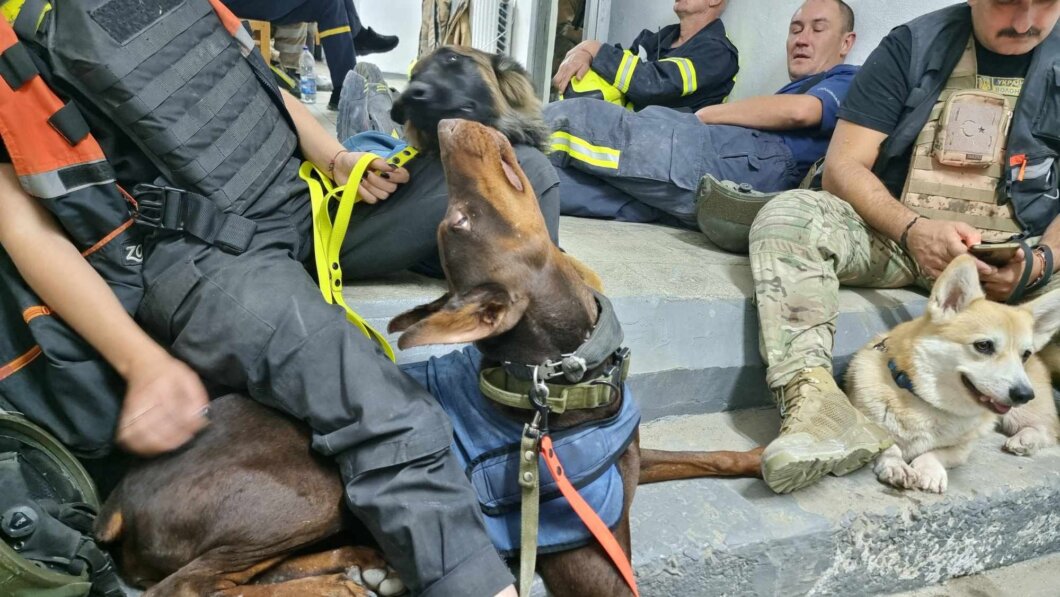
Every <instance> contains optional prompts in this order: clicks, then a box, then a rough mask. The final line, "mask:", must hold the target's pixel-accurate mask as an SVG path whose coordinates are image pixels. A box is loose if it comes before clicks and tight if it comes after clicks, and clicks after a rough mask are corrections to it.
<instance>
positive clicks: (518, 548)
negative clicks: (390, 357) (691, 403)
mask: <svg viewBox="0 0 1060 597" xmlns="http://www.w3.org/2000/svg"><path fill="white" fill-rule="evenodd" d="M596 300H597V303H598V304H599V306H600V316H599V318H598V322H597V325H596V328H595V329H594V330H593V333H592V334H590V337H589V338H588V339H587V340H586V342H585V343H583V344H582V346H580V347H579V348H578V350H576V351H575V352H573V353H571V354H568V355H564V356H563V357H561V358H560V359H558V360H555V361H547V362H545V363H542V364H539V365H524V364H517V363H510V362H508V363H504V364H503V365H502V366H501V367H496V368H489V369H483V370H481V371H480V370H479V364H480V362H481V358H482V355H481V353H479V352H478V350H477V349H475V348H473V347H471V348H466V349H464V350H463V351H460V352H453V353H450V354H449V355H446V356H444V357H437V358H432V359H431V360H430V361H427V362H423V363H415V364H412V365H406V366H404V367H403V369H404V370H405V372H406V373H408V374H409V375H411V376H412V377H413V378H414V379H416V380H417V381H419V382H420V383H421V384H422V385H424V386H425V387H426V388H427V389H428V390H429V391H430V392H431V394H433V395H434V396H435V397H436V399H438V401H439V403H440V404H441V406H442V408H443V409H445V411H446V413H447V414H448V415H449V416H450V419H451V421H452V425H453V452H454V453H455V454H456V456H457V458H458V460H459V461H460V462H461V464H463V466H464V468H465V471H466V472H467V475H468V477H469V478H470V480H471V483H472V485H473V487H474V489H475V493H476V494H477V495H478V499H479V503H480V506H481V507H482V512H483V514H484V519H485V522H486V530H487V532H488V533H489V536H490V538H491V540H492V541H493V543H494V545H495V546H496V548H497V550H498V551H500V552H501V554H502V555H504V556H505V557H511V556H514V555H515V553H517V552H518V553H519V554H520V574H519V578H520V580H519V582H520V594H521V595H522V594H529V587H530V583H531V581H532V580H533V576H534V569H535V567H536V557H537V553H538V552H541V553H551V552H555V551H564V550H568V549H572V548H575V547H580V546H582V545H585V544H587V543H588V542H590V541H592V538H593V537H595V538H596V540H597V541H599V542H600V543H601V545H602V546H603V547H604V550H605V551H606V552H607V553H608V555H609V556H610V557H611V559H612V561H613V562H614V563H615V565H616V566H617V567H618V568H619V571H620V572H621V573H622V574H623V577H624V578H625V579H626V582H627V584H629V586H630V588H631V589H632V590H633V592H634V594H637V589H636V581H635V580H634V578H633V573H632V569H631V568H630V566H629V556H628V554H625V553H624V552H623V551H622V548H621V547H620V546H619V545H618V542H617V541H616V540H615V539H614V537H613V535H612V534H611V531H610V529H612V528H614V527H615V525H617V524H618V522H619V520H620V518H621V515H622V507H623V504H624V498H625V495H624V490H623V480H622V476H621V474H620V473H619V471H618V466H617V464H616V462H617V460H618V458H619V457H620V456H621V455H622V454H623V453H624V452H625V450H626V448H627V447H629V444H630V442H631V441H633V438H634V436H635V434H636V431H637V426H638V425H639V424H640V410H639V408H638V407H637V405H636V402H635V401H634V400H633V396H632V394H631V393H630V391H629V388H628V386H627V385H626V384H625V382H624V380H625V377H626V374H627V372H628V369H629V351H628V349H618V348H616V346H618V345H620V344H621V342H622V332H621V327H620V326H619V324H618V320H617V318H616V317H615V315H614V311H613V309H612V308H611V304H610V302H608V300H607V299H606V298H605V297H603V296H602V295H596ZM601 366H604V369H603V373H601V374H600V375H599V376H598V377H596V378H593V379H590V380H584V379H583V378H584V376H585V374H586V372H587V371H592V370H597V369H599V368H600V367H601ZM559 378H565V379H566V381H567V382H568V383H567V384H561V383H555V381H558V380H559ZM549 382H552V383H549ZM614 400H621V401H622V402H621V406H620V407H619V410H618V412H617V413H615V414H614V415H612V416H611V417H609V418H607V419H602V420H597V421H589V422H587V423H585V424H582V425H578V426H575V427H569V428H564V429H556V430H550V429H549V426H548V417H549V414H551V413H552V412H555V413H557V414H561V413H563V412H566V411H569V410H578V409H589V408H598V407H601V406H606V405H608V404H613V403H614ZM489 401H493V402H496V403H498V404H502V405H504V406H508V407H513V408H520V409H524V410H533V411H534V413H535V415H534V419H533V421H532V422H531V423H530V424H522V423H519V422H517V421H515V420H513V419H511V418H510V417H506V416H504V415H502V414H501V413H500V412H498V411H497V410H496V408H495V407H494V405H491V404H489ZM538 454H540V455H541V456H542V458H538ZM546 470H547V471H548V472H549V474H550V475H551V481H544V479H547V478H548V477H547V476H546V475H545V471H546Z"/></svg>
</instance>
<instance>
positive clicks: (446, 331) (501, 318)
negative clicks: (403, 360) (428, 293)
mask: <svg viewBox="0 0 1060 597" xmlns="http://www.w3.org/2000/svg"><path fill="white" fill-rule="evenodd" d="M446 296H447V297H448V299H447V300H446V301H445V304H444V305H441V306H440V307H439V308H438V309H436V310H434V312H432V313H429V314H427V316H426V317H423V318H422V319H420V320H419V321H417V322H416V323H414V324H413V325H412V326H411V327H409V328H408V329H407V330H406V331H405V333H404V334H402V335H401V338H400V339H398V347H400V348H401V349H406V348H411V347H413V346H423V345H425V344H457V343H461V342H474V341H476V340H482V339H483V338H489V337H491V336H496V335H498V334H502V333H504V332H507V331H508V330H510V329H512V328H513V327H515V324H516V323H519V320H520V319H522V317H523V313H524V312H525V311H526V306H527V304H529V302H530V301H529V299H528V298H527V297H525V296H522V297H517V296H513V295H512V294H511V293H510V292H508V291H507V290H506V289H505V288H504V287H503V286H501V285H500V284H484V285H482V286H476V287H475V288H472V289H471V290H468V291H467V292H462V293H459V294H450V295H446ZM443 298H444V297H443ZM439 300H441V299H439ZM435 302H436V303H437V302H438V301H435ZM433 305H434V303H432V304H431V305H427V306H426V307H430V306H433ZM415 311H416V310H415V309H413V311H410V312H409V314H411V313H413V312H415ZM401 317H404V316H400V317H399V319H400V318H401Z"/></svg>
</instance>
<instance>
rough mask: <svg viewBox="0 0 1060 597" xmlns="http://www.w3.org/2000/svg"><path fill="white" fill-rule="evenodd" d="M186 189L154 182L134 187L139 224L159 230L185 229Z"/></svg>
mask: <svg viewBox="0 0 1060 597" xmlns="http://www.w3.org/2000/svg"><path fill="white" fill-rule="evenodd" d="M186 194H187V192H186V191H183V190H181V189H176V188H173V187H160V186H158V185H153V184H138V185H136V186H135V187H133V197H135V198H136V213H135V214H134V215H133V219H134V220H136V223H137V225H140V226H146V227H148V228H157V229H159V230H176V231H181V230H184V208H183V204H184V201H183V199H184V196H185V195H186Z"/></svg>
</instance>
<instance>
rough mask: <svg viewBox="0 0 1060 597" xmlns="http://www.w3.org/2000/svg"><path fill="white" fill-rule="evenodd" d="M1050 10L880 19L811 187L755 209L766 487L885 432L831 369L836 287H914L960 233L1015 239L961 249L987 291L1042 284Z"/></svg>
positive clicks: (1051, 208) (1057, 56) (934, 270)
mask: <svg viewBox="0 0 1060 597" xmlns="http://www.w3.org/2000/svg"><path fill="white" fill-rule="evenodd" d="M1058 18H1060V0H1046V1H1042V0H1034V1H1032V0H1007V1H1006V0H968V2H967V4H963V3H962V4H958V5H954V6H950V7H948V8H944V9H942V10H939V11H936V12H932V13H929V14H927V15H924V16H922V17H920V18H918V19H915V20H913V21H911V22H909V23H908V24H906V25H903V26H900V27H897V28H896V29H894V30H893V31H892V32H891V33H890V34H889V35H888V36H887V37H886V38H885V39H884V40H883V42H882V43H881V44H880V46H879V47H878V48H877V49H876V50H875V51H874V52H873V53H872V55H871V56H870V57H869V59H868V60H867V61H866V62H865V65H864V66H863V67H862V69H861V71H860V72H859V73H858V75H857V76H856V77H855V79H854V83H853V86H852V87H851V89H850V93H849V94H848V96H847V99H846V103H845V104H844V105H843V107H842V109H841V110H840V112H839V119H840V122H839V124H838V126H837V127H836V129H835V134H834V135H833V137H832V141H831V145H830V147H829V150H828V154H827V157H826V161H825V175H824V188H825V191H823V192H812V191H791V192H788V193H785V194H783V195H781V196H779V197H777V198H776V199H774V200H773V201H771V202H769V203H768V204H766V206H765V207H764V208H763V209H762V211H761V212H760V213H759V214H758V216H757V218H756V220H755V222H754V225H753V226H752V228H751V235H750V255H751V272H752V276H753V278H754V281H755V298H756V302H757V307H758V316H759V321H760V324H761V330H762V333H761V338H762V347H761V348H762V354H763V356H764V358H765V360H766V364H767V367H768V368H767V373H766V376H767V382H768V384H769V386H770V388H772V389H773V392H774V395H775V396H776V399H777V401H778V404H779V406H780V409H781V414H782V416H783V425H782V427H781V431H780V437H779V438H777V439H776V440H774V441H773V442H772V443H771V444H770V445H769V446H768V447H767V448H766V450H765V452H764V453H763V455H762V458H763V464H762V472H763V476H764V478H765V480H766V483H768V484H769V486H770V487H771V488H773V490H775V491H778V492H787V491H792V490H795V489H799V488H801V487H804V486H806V485H808V484H810V483H813V482H815V481H816V480H817V479H819V478H820V477H821V476H823V475H824V474H826V473H829V472H831V473H833V474H837V475H842V474H846V473H848V472H850V471H852V470H855V469H857V468H860V467H861V466H862V465H864V464H865V463H866V462H868V461H869V460H871V459H872V458H874V457H875V456H876V455H877V454H878V453H879V452H881V451H882V450H884V449H886V448H887V447H888V446H889V445H890V440H889V438H888V437H887V434H886V433H885V432H884V431H883V430H882V429H880V428H879V427H877V426H876V425H874V424H873V423H871V422H869V421H868V420H866V419H865V417H863V416H862V415H861V414H860V413H858V412H857V411H856V410H854V408H853V407H852V406H851V405H850V403H849V401H848V400H847V397H846V396H845V395H844V394H843V392H842V391H841V390H840V389H839V387H838V386H837V385H836V383H835V381H834V379H833V377H832V358H831V350H832V339H833V335H834V333H835V321H836V318H837V315H838V300H839V297H838V291H839V285H840V284H849V285H852V286H862V287H874V288H895V287H901V286H907V285H912V284H917V285H920V286H922V287H925V288H929V287H930V286H931V284H932V281H933V280H934V278H935V277H936V276H938V274H939V273H940V272H942V270H943V269H944V268H945V267H946V265H947V264H948V263H949V262H950V261H952V260H953V259H954V258H956V257H957V256H959V255H963V254H966V253H968V252H969V250H970V247H972V246H973V245H976V244H978V243H980V242H983V241H991V240H1005V239H1010V238H1013V237H1016V238H1017V239H1018V240H1019V241H1020V242H1022V243H1023V246H1024V249H1023V250H1022V251H1021V252H1020V253H1018V254H1017V255H1016V257H1015V258H1013V259H1012V260H1011V261H1009V262H1007V263H1002V264H999V265H989V264H987V263H985V262H982V261H980V262H979V263H978V267H979V274H980V278H981V280H982V282H983V285H984V288H985V290H986V293H987V296H988V297H989V298H991V299H994V300H999V301H1003V300H1008V301H1009V302H1017V301H1022V300H1024V299H1025V298H1030V297H1032V296H1034V295H1037V294H1039V293H1041V292H1044V291H1046V290H1049V289H1051V288H1052V287H1053V286H1054V285H1053V284H1050V283H1049V282H1050V277H1051V276H1052V274H1053V271H1054V268H1055V266H1056V262H1055V261H1054V259H1053V254H1054V253H1055V252H1056V251H1060V218H1057V215H1058V214H1060V201H1057V198H1058V193H1057V179H1058V174H1060V169H1058V165H1057V156H1058V154H1060V30H1057V28H1056V22H1057V19H1058ZM925 456H929V455H925ZM924 460H925V461H924V462H922V463H921V465H922V466H931V465H932V463H931V462H927V460H928V459H927V458H925V459H924ZM913 466H914V467H916V466H918V464H917V462H916V461H914V463H913Z"/></svg>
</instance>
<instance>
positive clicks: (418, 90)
mask: <svg viewBox="0 0 1060 597" xmlns="http://www.w3.org/2000/svg"><path fill="white" fill-rule="evenodd" d="M405 93H407V94H408V97H409V99H411V100H415V101H417V102H429V101H431V100H432V99H434V93H433V91H432V90H431V86H430V85H427V84H426V83H422V82H420V81H414V82H412V83H409V86H408V89H406V90H405Z"/></svg>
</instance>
